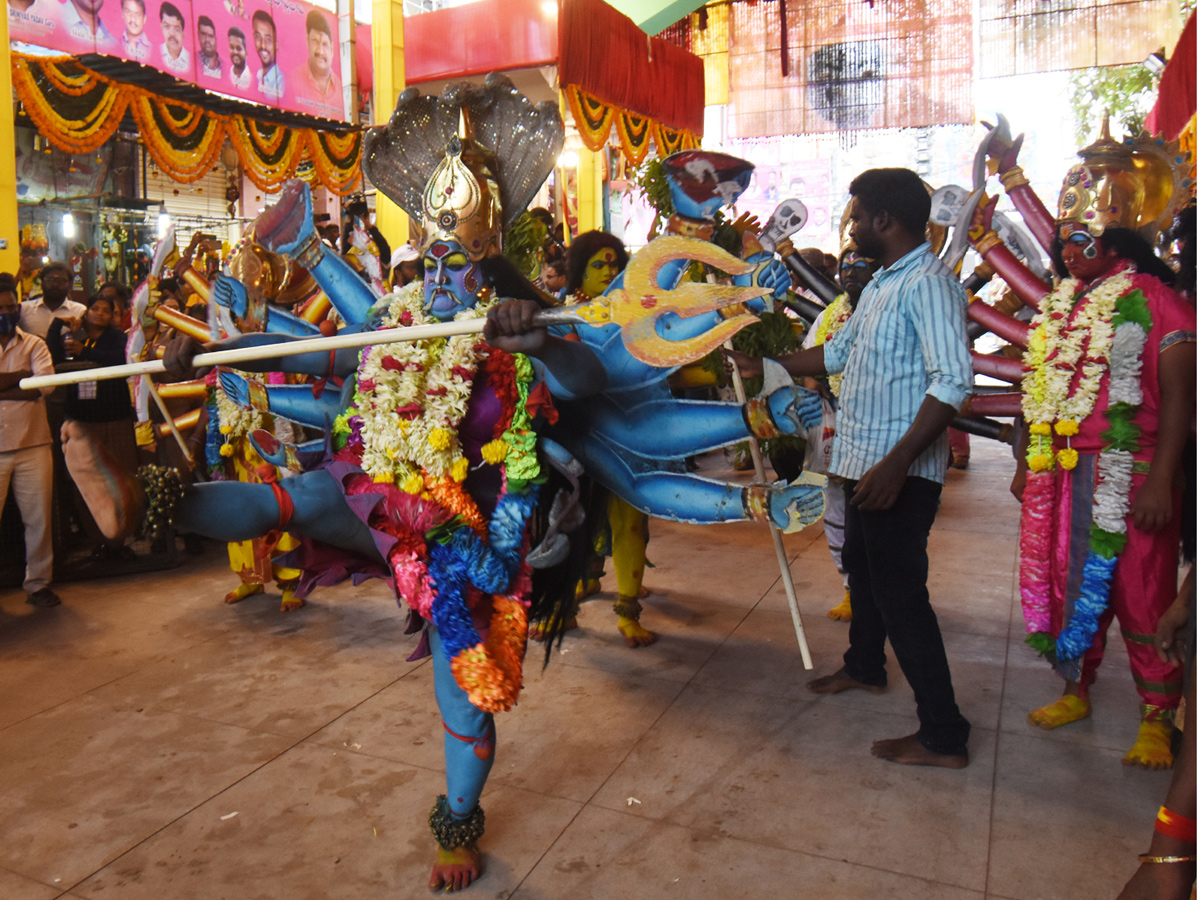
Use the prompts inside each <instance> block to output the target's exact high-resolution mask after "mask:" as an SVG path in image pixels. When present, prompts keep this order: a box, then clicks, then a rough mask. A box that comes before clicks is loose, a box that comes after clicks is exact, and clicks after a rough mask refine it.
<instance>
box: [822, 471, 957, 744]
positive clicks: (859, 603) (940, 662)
mask: <svg viewBox="0 0 1200 900" xmlns="http://www.w3.org/2000/svg"><path fill="white" fill-rule="evenodd" d="M856 484H857V482H853V481H852V482H847V483H846V485H845V488H844V489H845V491H846V545H845V548H844V549H843V551H842V562H843V564H844V565H845V567H846V575H847V577H848V579H849V582H850V608H851V610H852V612H853V616H852V618H851V620H850V649H849V650H847V651H846V654H845V656H844V657H843V660H844V662H845V665H846V672H847V674H849V675H850V677H851V678H853V679H855V680H856V681H860V682H862V683H863V684H870V685H877V686H883V685H885V684H887V672H886V671H885V670H884V662H885V661H886V656H885V655H884V650H883V645H884V640H885V639H890V640H891V642H892V650H893V651H894V652H895V654H896V662H898V663H899V664H900V671H902V672H903V673H904V677H905V678H907V679H908V683H909V685H910V686H911V687H912V689H913V694H914V695H915V696H916V700H917V718H918V719H919V720H920V723H921V727H920V729H919V730H918V732H917V738H918V740H920V742H921V744H922V745H923V746H924V747H925V748H926V749H928V750H932V751H933V752H934V753H945V754H951V755H961V754H964V753H966V750H967V735H968V734H970V731H971V724H970V723H969V722H968V721H967V720H966V719H965V718H963V715H962V713H960V712H959V711H958V704H957V703H955V701H954V685H953V684H951V682H950V665H949V663H947V661H946V648H945V647H944V646H943V644H942V632H941V629H939V628H938V621H937V615H936V614H935V613H934V611H933V607H932V606H930V604H929V589H928V587H927V586H926V582H927V579H928V576H929V553H928V542H929V529H930V528H931V527H932V526H933V519H934V516H936V515H937V508H938V498H939V497H940V496H941V493H942V486H941V485H940V484H937V483H936V482H933V481H930V480H928V479H927V478H916V477H912V476H910V477H909V478H908V479H907V480H906V481H905V483H904V488H903V489H902V490H901V492H900V496H899V498H898V499H897V500H896V503H895V504H894V505H893V506H892V508H891V509H887V510H883V511H862V510H860V509H859V508H858V507H856V506H854V505H853V504H852V503H851V502H850V500H851V498H852V496H853V490H854V486H855V485H856Z"/></svg>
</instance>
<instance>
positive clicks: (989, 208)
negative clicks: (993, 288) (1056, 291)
mask: <svg viewBox="0 0 1200 900" xmlns="http://www.w3.org/2000/svg"><path fill="white" fill-rule="evenodd" d="M985 200H986V203H985V202H984V201H985ZM995 211H996V198H994V197H993V198H992V199H991V200H987V198H986V197H984V198H981V199H980V201H979V206H977V207H976V208H975V212H974V214H973V215H972V217H971V227H970V230H969V231H968V232H967V239H968V240H969V241H970V242H971V246H972V247H974V248H975V252H977V253H978V254H979V255H980V256H982V257H983V258H984V260H985V261H986V262H987V264H988V265H989V266H991V267H992V268H993V269H994V270H995V271H996V274H998V275H999V276H1000V277H1001V278H1003V279H1004V280H1005V282H1006V283H1007V284H1008V286H1009V287H1011V288H1012V290H1013V293H1014V294H1016V295H1017V296H1018V297H1020V298H1021V302H1023V303H1024V304H1025V305H1026V306H1029V307H1031V308H1033V309H1037V308H1038V304H1039V303H1041V301H1042V298H1043V297H1045V296H1046V295H1047V294H1048V293H1050V285H1048V284H1046V282H1044V281H1042V280H1041V279H1040V278H1038V277H1037V276H1036V275H1034V274H1033V273H1032V272H1031V271H1029V269H1028V268H1027V267H1026V266H1025V264H1024V263H1022V262H1021V261H1020V260H1019V259H1017V256H1016V254H1015V253H1013V252H1012V251H1011V250H1009V249H1008V247H1006V246H1005V245H1004V241H1002V240H1001V239H1000V236H999V235H998V234H996V232H995V231H993V230H992V214H993V213H994V212H995Z"/></svg>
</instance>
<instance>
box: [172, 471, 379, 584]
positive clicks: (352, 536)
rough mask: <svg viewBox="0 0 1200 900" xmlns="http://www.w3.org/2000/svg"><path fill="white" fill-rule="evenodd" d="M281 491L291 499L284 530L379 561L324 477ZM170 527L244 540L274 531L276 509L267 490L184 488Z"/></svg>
mask: <svg viewBox="0 0 1200 900" xmlns="http://www.w3.org/2000/svg"><path fill="white" fill-rule="evenodd" d="M281 486H282V487H283V489H284V490H285V491H287V493H288V495H289V496H290V497H291V498H292V506H293V513H292V520H291V522H290V523H289V524H288V531H291V532H295V533H297V534H304V535H307V536H308V537H311V538H313V539H314V540H318V541H321V542H323V543H326V544H331V545H333V546H335V547H341V548H343V549H345V550H351V551H353V552H355V553H358V554H360V555H362V556H365V557H367V558H368V559H373V560H379V561H382V560H383V557H382V556H381V555H380V553H379V550H378V548H377V547H376V546H375V541H374V539H373V538H372V537H371V531H370V529H369V528H367V526H366V525H365V524H364V523H363V521H362V520H361V519H360V518H358V516H356V515H355V514H354V512H353V511H352V510H351V509H350V507H349V506H348V505H347V504H346V498H345V497H344V496H343V494H342V492H341V490H340V489H339V488H338V485H337V482H335V481H334V480H333V477H332V476H331V475H330V474H329V473H328V472H326V471H324V470H320V469H318V470H315V471H312V472H305V473H303V474H302V475H297V476H296V477H295V478H288V479H286V480H285V481H283V482H282V484H281ZM175 524H176V526H177V527H178V528H179V530H180V531H185V532H195V533H197V534H202V535H204V536H205V537H211V538H214V539H216V540H219V541H226V542H231V541H247V540H250V539H251V538H256V537H261V536H262V535H264V534H266V533H267V532H268V531H271V530H272V529H274V528H276V527H278V525H279V504H278V502H277V501H276V500H275V492H274V491H273V490H271V487H270V485H266V484H243V483H241V482H237V481H212V482H209V483H207V484H198V485H195V486H194V487H190V488H188V490H187V493H186V494H185V496H184V498H183V501H182V502H181V503H180V504H179V506H178V508H177V509H176V510H175Z"/></svg>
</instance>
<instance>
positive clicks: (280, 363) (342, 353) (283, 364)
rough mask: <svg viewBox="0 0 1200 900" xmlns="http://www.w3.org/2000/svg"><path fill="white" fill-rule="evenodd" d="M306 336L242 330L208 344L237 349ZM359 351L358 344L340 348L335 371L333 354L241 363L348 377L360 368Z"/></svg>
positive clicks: (251, 368) (267, 369)
mask: <svg viewBox="0 0 1200 900" xmlns="http://www.w3.org/2000/svg"><path fill="white" fill-rule="evenodd" d="M299 340H305V338H301V337H298V336H295V335H288V334H266V333H259V332H255V333H252V334H240V335H238V336H237V337H231V338H226V339H225V340H223V341H214V342H212V343H209V344H205V345H204V349H205V350H236V349H238V348H239V347H261V346H263V345H266V344H287V343H291V342H292V341H299ZM358 354H359V351H358V350H357V349H354V348H350V349H348V350H337V351H335V353H334V357H333V371H332V372H331V371H330V367H329V354H328V353H322V352H316V353H298V354H296V355H295V356H271V357H268V358H267V359H253V360H247V361H245V362H240V363H238V368H239V369H241V370H242V371H243V372H290V373H294V374H297V375H315V376H317V377H318V378H327V377H329V376H331V375H333V376H336V377H338V378H346V377H348V376H350V375H351V374H353V373H354V372H355V370H357V369H358Z"/></svg>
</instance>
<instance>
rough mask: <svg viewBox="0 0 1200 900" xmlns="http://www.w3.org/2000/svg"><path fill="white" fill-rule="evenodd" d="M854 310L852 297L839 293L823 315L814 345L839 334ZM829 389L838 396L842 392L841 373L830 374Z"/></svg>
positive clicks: (817, 345)
mask: <svg viewBox="0 0 1200 900" xmlns="http://www.w3.org/2000/svg"><path fill="white" fill-rule="evenodd" d="M853 312H854V307H852V306H851V305H850V298H849V297H848V296H846V294H844V293H843V294H838V296H837V299H836V300H834V301H833V302H832V303H830V304H829V306H827V307H826V308H825V312H824V313H823V314H822V315H821V324H820V325H819V326H817V333H816V335H815V336H814V337H813V340H814V341H815V344H814V346H816V347H820V346H821V345H822V344H824V343H825V342H826V341H827V340H829V339H830V338H831V337H833V336H834V335H835V334H837V333H838V332H839V331H841V330H842V328H843V327H844V326H845V324H846V323H847V322H849V321H850V315H851V314H852V313H853ZM828 378H829V390H830V391H831V392H832V393H833V396H835V397H837V396H839V395H840V394H841V392H842V376H841V374H837V375H830V376H828Z"/></svg>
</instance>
